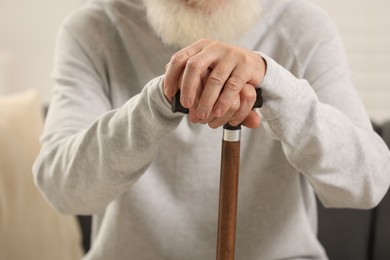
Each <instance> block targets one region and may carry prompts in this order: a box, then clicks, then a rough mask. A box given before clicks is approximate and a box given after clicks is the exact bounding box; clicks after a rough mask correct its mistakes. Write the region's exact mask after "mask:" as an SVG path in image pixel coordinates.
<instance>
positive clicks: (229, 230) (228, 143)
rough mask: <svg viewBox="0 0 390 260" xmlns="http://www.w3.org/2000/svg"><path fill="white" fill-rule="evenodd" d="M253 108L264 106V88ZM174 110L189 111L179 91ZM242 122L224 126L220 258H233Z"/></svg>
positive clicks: (220, 204)
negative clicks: (183, 103)
mask: <svg viewBox="0 0 390 260" xmlns="http://www.w3.org/2000/svg"><path fill="white" fill-rule="evenodd" d="M256 95H257V98H256V102H255V105H254V106H253V107H254V108H258V107H261V106H262V104H263V99H262V96H261V89H260V88H258V89H256ZM172 111H173V112H181V113H185V114H188V112H189V111H188V109H186V108H184V107H183V106H182V105H181V104H180V93H179V92H178V93H177V94H176V96H175V97H174V98H173V101H172ZM240 140H241V125H238V126H231V125H229V124H225V125H224V126H223V139H222V153H221V179H220V187H219V213H218V236H217V260H234V254H235V242H236V220H237V198H238V178H239V168H240Z"/></svg>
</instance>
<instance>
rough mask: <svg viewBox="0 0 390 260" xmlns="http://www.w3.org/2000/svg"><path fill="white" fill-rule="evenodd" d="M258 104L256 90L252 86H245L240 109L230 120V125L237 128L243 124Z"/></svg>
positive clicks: (241, 93) (242, 91)
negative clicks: (256, 103)
mask: <svg viewBox="0 0 390 260" xmlns="http://www.w3.org/2000/svg"><path fill="white" fill-rule="evenodd" d="M255 102H256V91H255V88H254V87H253V86H252V85H250V84H245V85H244V87H243V88H242V90H241V92H240V104H241V105H240V107H239V109H238V110H237V111H236V113H235V114H234V115H233V116H232V117H231V119H230V120H229V124H230V125H232V126H236V125H238V124H240V123H241V122H243V121H244V120H245V118H246V117H247V116H248V114H249V113H250V111H251V110H252V108H253V105H254V104H255Z"/></svg>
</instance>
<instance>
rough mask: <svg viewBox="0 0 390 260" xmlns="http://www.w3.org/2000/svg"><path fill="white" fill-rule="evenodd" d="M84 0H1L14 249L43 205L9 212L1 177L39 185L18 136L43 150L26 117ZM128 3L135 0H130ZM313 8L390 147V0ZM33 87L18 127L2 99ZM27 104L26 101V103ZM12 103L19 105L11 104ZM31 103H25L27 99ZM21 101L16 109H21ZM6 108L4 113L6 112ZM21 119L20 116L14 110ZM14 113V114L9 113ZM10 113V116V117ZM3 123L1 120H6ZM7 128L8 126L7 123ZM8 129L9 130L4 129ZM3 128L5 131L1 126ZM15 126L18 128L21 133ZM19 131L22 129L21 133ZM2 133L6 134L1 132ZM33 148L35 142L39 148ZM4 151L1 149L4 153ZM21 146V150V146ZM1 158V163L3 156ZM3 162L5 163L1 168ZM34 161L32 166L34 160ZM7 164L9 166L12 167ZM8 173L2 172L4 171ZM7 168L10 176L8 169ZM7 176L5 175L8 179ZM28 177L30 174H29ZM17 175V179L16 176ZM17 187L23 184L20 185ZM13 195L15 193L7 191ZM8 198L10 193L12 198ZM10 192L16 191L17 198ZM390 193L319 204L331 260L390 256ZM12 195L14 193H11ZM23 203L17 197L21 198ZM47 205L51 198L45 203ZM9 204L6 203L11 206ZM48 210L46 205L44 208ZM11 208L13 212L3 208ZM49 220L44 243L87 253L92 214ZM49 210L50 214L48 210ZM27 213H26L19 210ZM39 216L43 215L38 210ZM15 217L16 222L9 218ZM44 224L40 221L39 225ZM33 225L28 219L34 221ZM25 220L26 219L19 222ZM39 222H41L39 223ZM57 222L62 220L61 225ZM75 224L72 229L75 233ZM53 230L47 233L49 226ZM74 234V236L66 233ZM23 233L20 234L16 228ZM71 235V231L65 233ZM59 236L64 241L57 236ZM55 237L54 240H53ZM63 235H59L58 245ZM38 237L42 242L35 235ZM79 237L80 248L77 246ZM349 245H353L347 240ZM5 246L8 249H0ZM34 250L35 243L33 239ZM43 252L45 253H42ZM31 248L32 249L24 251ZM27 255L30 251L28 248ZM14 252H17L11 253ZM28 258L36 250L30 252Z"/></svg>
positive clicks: (0, 76)
mask: <svg viewBox="0 0 390 260" xmlns="http://www.w3.org/2000/svg"><path fill="white" fill-rule="evenodd" d="M86 1H87V0H66V1H59V0H34V1H31V0H0V173H2V174H3V176H2V174H0V231H2V232H0V241H10V238H9V235H7V232H4V227H5V226H9V225H10V223H15V225H16V226H17V225H19V226H20V230H22V234H23V235H22V236H19V237H18V236H16V235H15V236H14V238H15V239H16V240H17V241H16V242H15V243H16V244H15V246H16V248H17V250H16V251H15V250H14V251H12V250H13V249H9V250H8V251H10V252H11V253H12V254H15V252H21V251H22V250H19V248H20V244H21V242H20V239H21V237H26V239H25V242H26V243H25V245H27V244H29V245H31V240H28V239H27V238H28V236H26V232H27V231H26V230H27V229H26V226H27V225H26V224H25V222H26V219H32V217H31V214H32V212H37V211H40V209H43V204H42V203H41V204H40V205H41V206H40V208H38V207H37V206H36V205H37V203H35V204H31V203H30V197H31V195H30V193H29V192H25V198H26V201H27V202H28V203H27V205H29V206H30V207H26V206H25V204H23V206H22V207H20V209H21V210H24V211H23V212H27V213H23V214H20V213H19V214H14V215H12V214H11V213H14V212H19V211H16V210H14V212H11V210H9V207H8V208H7V207H6V206H7V205H8V204H7V203H6V202H7V197H6V196H5V195H6V193H4V192H3V193H2V191H4V190H5V189H4V188H6V186H2V183H3V184H4V185H5V184H7V185H8V186H9V184H12V181H8V182H7V181H4V180H6V179H2V178H5V177H7V176H8V177H9V178H10V180H13V182H15V180H14V179H15V177H18V176H17V174H16V173H18V174H19V177H20V178H21V180H23V179H28V180H29V183H27V184H26V185H25V186H20V185H19V183H15V188H14V186H12V187H11V186H10V187H8V188H9V190H14V189H15V190H16V188H17V187H18V185H19V186H20V187H19V190H18V191H19V192H20V193H23V192H24V191H25V190H26V189H25V187H28V188H29V189H34V190H35V186H34V184H33V181H32V176H31V170H30V169H31V165H30V164H31V163H32V161H33V159H34V158H35V155H36V151H32V152H31V154H30V155H29V156H30V157H31V158H30V161H28V162H27V164H25V166H26V168H25V169H23V171H19V168H20V160H19V159H20V155H21V152H22V151H23V152H24V151H25V150H26V149H27V148H28V145H27V144H26V143H25V142H22V141H24V140H23V139H21V138H20V136H21V133H22V132H23V131H24V132H23V133H26V134H32V135H31V136H30V137H29V138H30V139H31V140H32V141H33V143H34V144H35V146H36V148H37V149H38V142H37V140H38V136H39V134H40V131H41V128H40V127H42V124H43V123H42V122H40V123H39V125H38V126H37V130H36V131H35V132H34V133H32V131H31V124H30V123H29V121H28V120H27V119H28V118H32V117H33V116H37V115H40V112H41V111H39V110H40V109H41V103H39V102H41V100H42V101H43V102H44V104H45V105H47V104H48V103H49V100H50V97H51V87H52V85H53V82H52V79H51V76H50V75H51V69H52V66H53V55H54V46H55V40H56V34H57V30H58V28H59V26H60V24H61V22H62V21H63V20H64V18H65V17H66V16H67V15H68V14H69V13H70V12H71V11H72V10H74V9H76V8H77V7H79V6H81V5H82V4H83V3H84V2H86ZM129 1H130V0H129ZM308 1H310V2H312V3H313V4H315V5H318V6H320V7H321V8H323V9H324V10H325V11H327V12H328V13H329V14H330V15H331V16H332V17H333V19H334V21H335V23H336V26H337V27H338V29H339V31H340V34H341V37H342V39H343V41H344V44H345V47H346V51H347V55H348V58H349V61H350V67H351V69H352V80H353V81H354V83H355V85H356V87H357V89H358V93H359V94H360V96H361V98H362V100H363V102H364V105H365V107H366V109H367V111H368V113H369V116H370V117H371V119H372V121H373V122H374V123H376V124H377V125H380V126H381V128H380V129H379V130H380V131H378V132H380V134H381V136H382V137H383V139H384V140H385V141H386V143H388V145H389V144H390V15H389V11H390V1H389V0H341V1H329V0H308ZM30 89H33V90H36V91H37V92H38V95H39V96H40V101H39V102H38V101H36V99H35V97H34V96H31V95H30V94H28V95H27V96H24V97H23V99H25V100H28V102H30V103H31V104H32V105H29V106H26V107H25V111H24V112H23V114H22V115H21V116H22V118H23V120H20V121H21V122H24V123H25V124H24V125H20V126H19V127H20V129H16V128H12V127H13V126H12V122H14V121H15V123H18V122H17V120H14V119H12V118H11V117H9V119H8V123H9V122H11V123H9V125H8V126H7V124H5V123H4V122H5V121H6V120H3V119H4V118H5V116H4V115H7V113H11V114H12V112H13V110H15V111H16V112H15V113H16V114H17V113H19V112H18V111H17V109H10V108H12V107H11V106H10V104H11V103H10V102H9V101H4V100H3V101H2V99H1V98H2V97H3V96H5V95H6V94H11V93H17V92H21V91H24V90H30ZM28 102H27V103H28ZM14 103H15V102H14ZM25 103H26V102H25ZM17 105H18V104H16V105H15V106H14V107H17ZM31 107H35V109H36V111H33V110H32V109H31ZM2 112H3V114H2ZM17 115H18V116H20V115H19V114H17ZM12 116H15V115H12ZM10 118H11V119H10ZM2 120H3V121H2ZM38 121H39V120H38ZM2 127H3V128H2ZM7 127H8V128H7ZM4 129H5V131H4ZM7 129H8V130H9V129H13V131H10V133H11V134H12V132H15V140H16V141H18V140H20V145H15V144H14V143H13V141H15V140H13V139H12V138H10V134H7ZM16 130H17V131H16ZM18 131H19V132H18ZM2 134H3V136H2ZM7 142H8V143H9V147H11V148H14V149H15V151H16V152H15V155H16V156H15V158H16V159H15V160H13V161H12V162H13V164H12V165H13V166H15V167H14V168H15V169H16V170H15V171H12V170H11V171H9V172H5V171H4V168H2V167H3V166H4V165H5V166H8V167H9V166H10V165H11V164H10V163H9V162H10V161H7V158H8V157H7V156H5V155H7V154H6V153H7V152H8V153H9V151H7V149H8V148H7V146H6V145H5V144H6V143H7ZM35 146H34V147H35ZM1 149H4V150H3V152H2V151H1ZM18 149H20V150H18ZM2 160H3V161H2ZM2 163H3V166H2ZM29 163H30V164H29ZM9 168H10V167H9ZM2 171H3V172H2ZM5 173H7V174H8V175H7V174H5ZM4 176H5V177H4ZM26 176H27V177H28V178H25V177H26ZM12 178H14V179H12ZM16 184H18V185H16ZM10 194H12V193H10ZM10 196H11V195H10ZM12 196H13V195H12ZM389 196H390V195H389V194H388V195H387V198H385V200H384V201H383V202H382V203H381V205H379V206H378V207H376V208H375V209H373V210H371V211H356V210H341V211H339V210H334V211H332V210H325V209H324V208H322V207H321V206H320V205H319V223H320V225H319V237H320V239H321V242H322V243H323V244H324V245H325V247H326V249H327V251H328V253H329V256H330V259H332V260H344V259H354V260H360V259H364V260H367V259H369V260H385V259H386V260H387V259H390V250H389V247H388V243H389V241H390V225H388V221H389V219H390V197H389ZM9 198H11V199H12V197H9ZM17 199H18V200H19V201H21V200H20V198H19V197H17ZM44 205H46V203H44ZM8 206H9V205H8ZM46 206H47V207H48V205H46ZM7 209H8V213H6V212H7V211H6V210H7ZM44 210H45V211H47V212H48V213H47V214H48V216H50V221H48V220H47V218H45V219H42V217H41V215H37V216H36V220H34V221H35V222H34V221H33V220H31V221H30V222H31V223H33V224H31V225H30V226H36V227H37V228H36V229H37V230H38V232H39V233H42V232H43V229H42V227H46V226H47V225H48V224H49V225H50V227H52V228H51V229H54V230H55V231H56V232H55V234H52V236H49V235H47V234H46V233H45V234H43V235H42V237H46V238H47V239H46V241H43V242H44V243H45V245H46V246H45V247H46V248H47V245H48V244H47V243H48V240H53V241H57V242H56V243H55V245H54V246H52V249H53V250H51V252H49V253H53V252H54V253H58V254H60V253H59V251H58V250H60V249H57V247H55V246H56V245H58V244H61V245H64V244H66V243H68V244H67V247H61V248H62V249H65V250H66V252H70V251H71V250H69V248H74V249H75V250H74V252H75V254H80V250H81V249H80V248H79V247H80V243H79V242H78V241H79V240H82V243H83V249H84V250H85V251H87V250H88V248H89V232H90V226H89V225H90V224H89V223H90V222H89V221H90V220H89V219H88V218H85V219H84V218H81V217H80V216H79V217H80V218H79V219H78V220H79V224H80V225H81V229H82V234H81V233H79V231H78V226H77V224H78V223H75V222H74V221H73V219H63V216H59V215H53V214H57V213H53V212H51V211H50V210H52V209H49V208H45V209H44ZM49 211H50V212H51V213H50V212H49ZM20 212H22V211H20ZM39 213H41V212H39ZM15 215H21V216H26V215H27V216H29V217H28V218H21V219H20V221H19V219H17V220H15V221H13V220H14V219H15V217H14V216H15ZM12 221H13V222H12ZM39 221H41V222H42V223H41V222H39ZM30 222H29V223H30ZM20 223H24V224H23V225H21V224H20ZM36 223H41V226H39V225H37V224H36ZM56 223H57V224H56ZM60 227H61V228H62V229H61V230H67V232H58V230H60ZM72 228H73V229H74V232H73V233H72V232H70V231H71V230H72ZM28 232H30V233H31V235H32V236H33V237H34V238H36V237H37V235H36V234H37V233H33V231H32V229H29V231H28ZM47 232H49V231H47ZM68 233H69V235H67V234H68ZM18 234H19V233H18ZM65 235H66V236H65ZM59 236H60V238H58V237H59ZM51 237H56V238H55V239H51ZM59 239H62V240H61V241H65V242H61V243H58V241H60V240H59ZM37 240H39V239H37ZM73 242H76V243H77V244H76V245H73V244H72V243H73ZM347 242H349V243H347ZM2 244H3V248H2V247H1V246H2ZM5 247H8V248H9V245H7V244H4V243H0V259H11V258H3V257H2V255H1V252H2V251H3V252H4V250H5ZM34 248H37V247H36V246H35V244H34ZM41 251H42V250H41ZM26 252H27V251H26ZM27 253H28V252H27ZM60 255H64V258H61V259H60V258H58V257H57V256H56V257H55V258H53V257H48V258H42V257H39V258H34V257H29V259H33V258H34V259H58V260H62V259H66V260H67V259H77V258H74V257H72V256H70V257H69V258H67V257H68V256H65V253H64V254H60ZM13 256H15V255H13ZM30 256H31V255H30ZM12 259H26V258H25V257H20V258H16V257H12Z"/></svg>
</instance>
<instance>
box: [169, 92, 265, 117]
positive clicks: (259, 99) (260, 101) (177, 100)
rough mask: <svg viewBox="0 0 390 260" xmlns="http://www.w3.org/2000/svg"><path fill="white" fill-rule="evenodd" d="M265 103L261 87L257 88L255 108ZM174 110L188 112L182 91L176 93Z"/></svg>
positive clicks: (173, 100)
mask: <svg viewBox="0 0 390 260" xmlns="http://www.w3.org/2000/svg"><path fill="white" fill-rule="evenodd" d="M262 105H263V97H262V96H261V88H256V101H255V104H254V105H253V108H259V107H261V106H262ZM172 112H173V113H176V112H179V113H183V114H188V112H189V110H188V108H185V107H183V106H182V105H181V103H180V91H178V92H177V93H176V95H175V96H174V97H173V99H172Z"/></svg>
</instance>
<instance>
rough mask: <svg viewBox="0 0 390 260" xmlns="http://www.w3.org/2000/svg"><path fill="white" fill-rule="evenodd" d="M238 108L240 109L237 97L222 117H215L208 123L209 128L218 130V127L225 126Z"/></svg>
mask: <svg viewBox="0 0 390 260" xmlns="http://www.w3.org/2000/svg"><path fill="white" fill-rule="evenodd" d="M239 107H240V98H239V97H238V96H237V97H236V99H235V101H234V102H233V103H232V104H231V107H230V109H229V110H228V111H227V112H226V113H225V114H224V115H223V116H221V117H215V119H214V120H212V121H211V122H210V123H209V126H210V127H211V128H218V127H220V126H223V125H225V124H227V123H228V122H229V120H230V119H231V117H232V116H233V115H234V114H235V112H236V111H237V110H238V109H239Z"/></svg>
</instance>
